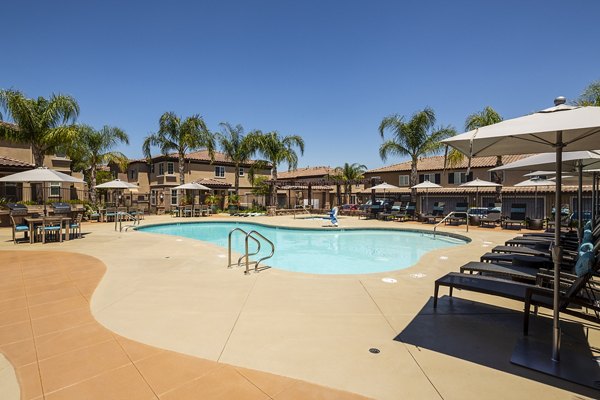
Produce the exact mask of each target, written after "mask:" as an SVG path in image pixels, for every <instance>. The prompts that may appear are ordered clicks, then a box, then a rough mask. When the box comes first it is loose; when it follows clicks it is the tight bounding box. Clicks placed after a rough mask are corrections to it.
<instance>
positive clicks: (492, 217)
mask: <svg viewBox="0 0 600 400" xmlns="http://www.w3.org/2000/svg"><path fill="white" fill-rule="evenodd" d="M479 223H480V225H479V226H482V227H486V228H495V227H496V226H497V225H498V224H500V223H502V214H501V213H500V211H490V212H489V213H488V215H486V216H485V217H481V218H480V219H479Z"/></svg>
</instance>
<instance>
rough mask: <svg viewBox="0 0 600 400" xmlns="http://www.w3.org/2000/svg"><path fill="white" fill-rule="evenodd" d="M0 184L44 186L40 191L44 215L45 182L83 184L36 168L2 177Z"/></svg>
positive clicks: (42, 168)
mask: <svg viewBox="0 0 600 400" xmlns="http://www.w3.org/2000/svg"><path fill="white" fill-rule="evenodd" d="M0 182H28V183H42V184H44V186H43V190H42V191H43V196H44V214H46V186H45V183H46V182H70V183H83V180H82V179H79V178H75V177H73V176H71V175H67V174H64V173H62V172H59V171H56V170H53V169H49V168H47V167H38V168H35V169H31V170H29V171H23V172H17V173H16V174H12V175H7V176H4V177H2V178H0Z"/></svg>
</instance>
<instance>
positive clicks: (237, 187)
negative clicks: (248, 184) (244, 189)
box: [234, 163, 240, 196]
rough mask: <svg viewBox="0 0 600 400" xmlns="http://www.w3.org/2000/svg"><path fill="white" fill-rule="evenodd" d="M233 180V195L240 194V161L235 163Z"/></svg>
mask: <svg viewBox="0 0 600 400" xmlns="http://www.w3.org/2000/svg"><path fill="white" fill-rule="evenodd" d="M234 176H235V181H234V186H235V195H236V196H239V195H240V163H235V171H234Z"/></svg>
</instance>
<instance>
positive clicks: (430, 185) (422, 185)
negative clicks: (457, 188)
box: [412, 180, 442, 189]
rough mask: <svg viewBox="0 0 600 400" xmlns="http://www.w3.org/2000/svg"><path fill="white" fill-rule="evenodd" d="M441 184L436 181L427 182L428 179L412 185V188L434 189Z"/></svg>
mask: <svg viewBox="0 0 600 400" xmlns="http://www.w3.org/2000/svg"><path fill="white" fill-rule="evenodd" d="M441 187H442V186H441V185H438V184H437V183H433V182H429V181H428V180H426V181H423V182H421V183H419V184H417V185H415V186H413V187H412V189H435V188H441Z"/></svg>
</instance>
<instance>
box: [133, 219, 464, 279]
mask: <svg viewBox="0 0 600 400" xmlns="http://www.w3.org/2000/svg"><path fill="white" fill-rule="evenodd" d="M234 228H241V229H243V230H245V231H247V232H249V231H251V230H256V231H258V232H260V233H261V234H262V235H264V236H265V237H267V238H268V239H269V240H271V241H272V242H273V243H274V244H275V255H274V256H273V257H272V258H270V259H268V260H266V261H264V262H263V263H264V264H265V265H268V266H270V267H274V268H278V269H284V270H288V271H295V272H306V273H313V274H367V273H374V272H385V271H393V270H399V269H403V268H408V267H410V266H412V265H414V264H415V263H416V262H417V261H419V259H420V258H421V257H422V256H423V255H424V254H426V253H427V252H429V251H432V250H436V249H442V248H447V247H452V246H457V245H461V244H465V243H466V241H464V240H460V239H457V238H453V237H449V236H443V235H437V237H436V238H435V239H434V238H433V236H432V235H431V234H429V233H421V232H411V231H400V230H391V229H390V230H381V229H343V230H334V229H331V230H328V229H293V228H280V227H270V226H264V225H260V224H252V223H243V222H240V223H237V222H224V223H223V222H221V223H220V222H199V223H183V224H179V223H175V224H166V225H154V226H147V227H142V228H138V229H139V230H141V231H144V232H152V233H161V234H166V235H174V236H181V237H186V238H191V239H197V240H202V241H206V242H210V243H214V244H216V245H217V246H221V247H223V248H224V249H225V251H224V253H226V251H227V237H228V235H229V232H230V231H231V230H232V229H234ZM232 246H233V250H234V251H235V252H236V253H239V254H242V253H243V252H244V235H243V234H242V233H241V232H235V233H234V234H233V236H232ZM249 248H250V251H251V252H253V251H255V250H256V245H255V244H254V243H253V242H252V240H250V245H249ZM270 250H271V248H270V246H269V245H268V244H267V243H264V244H263V245H262V248H261V251H260V253H259V255H258V256H254V257H252V258H251V259H252V260H256V259H258V258H259V257H262V256H266V255H268V254H269V253H270ZM235 260H237V258H233V257H232V261H235ZM224 262H225V263H226V261H225V260H224Z"/></svg>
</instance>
